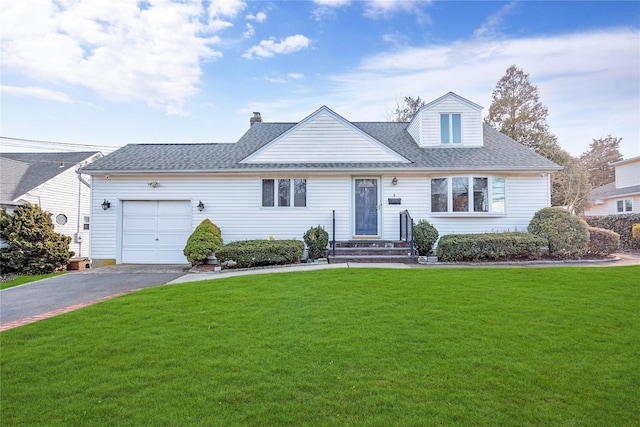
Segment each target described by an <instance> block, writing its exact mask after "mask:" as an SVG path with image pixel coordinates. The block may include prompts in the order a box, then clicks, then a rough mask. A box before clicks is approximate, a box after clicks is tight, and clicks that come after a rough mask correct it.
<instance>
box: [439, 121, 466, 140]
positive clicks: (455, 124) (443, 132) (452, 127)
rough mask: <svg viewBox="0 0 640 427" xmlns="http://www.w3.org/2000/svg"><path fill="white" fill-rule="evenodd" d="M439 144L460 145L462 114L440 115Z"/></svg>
mask: <svg viewBox="0 0 640 427" xmlns="http://www.w3.org/2000/svg"><path fill="white" fill-rule="evenodd" d="M440 143H441V144H462V114H459V113H444V114H440Z"/></svg>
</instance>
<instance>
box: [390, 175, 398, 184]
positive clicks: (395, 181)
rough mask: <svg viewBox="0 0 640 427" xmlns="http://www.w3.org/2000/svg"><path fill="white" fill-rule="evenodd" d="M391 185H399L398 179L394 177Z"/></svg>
mask: <svg viewBox="0 0 640 427" xmlns="http://www.w3.org/2000/svg"><path fill="white" fill-rule="evenodd" d="M391 184H392V185H398V178H396V177H395V176H394V177H393V179H392V180H391Z"/></svg>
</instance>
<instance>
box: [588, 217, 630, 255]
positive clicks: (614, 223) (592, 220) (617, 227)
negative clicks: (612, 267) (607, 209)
mask: <svg viewBox="0 0 640 427" xmlns="http://www.w3.org/2000/svg"><path fill="white" fill-rule="evenodd" d="M584 220H585V221H587V224H589V225H590V226H592V227H599V228H604V229H606V230H611V231H615V232H616V233H618V234H619V235H620V246H621V249H624V250H640V237H637V238H635V239H634V237H633V227H634V225H635V224H639V223H640V213H630V214H616V215H600V216H585V217H584ZM638 227H640V225H638ZM638 233H640V231H638Z"/></svg>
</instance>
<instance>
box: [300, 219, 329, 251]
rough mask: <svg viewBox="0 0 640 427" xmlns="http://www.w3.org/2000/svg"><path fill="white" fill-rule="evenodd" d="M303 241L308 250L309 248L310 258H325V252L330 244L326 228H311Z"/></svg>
mask: <svg viewBox="0 0 640 427" xmlns="http://www.w3.org/2000/svg"><path fill="white" fill-rule="evenodd" d="M303 239H304V243H305V244H306V245H307V248H309V258H311V259H318V258H322V257H324V252H325V251H326V249H327V245H328V244H329V233H327V232H326V230H325V229H324V227H322V226H320V225H318V226H317V227H311V228H310V229H308V230H307V232H306V233H304V236H303Z"/></svg>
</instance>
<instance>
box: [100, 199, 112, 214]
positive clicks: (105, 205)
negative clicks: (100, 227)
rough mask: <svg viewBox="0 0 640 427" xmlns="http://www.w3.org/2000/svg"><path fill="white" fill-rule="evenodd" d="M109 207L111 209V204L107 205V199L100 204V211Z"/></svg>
mask: <svg viewBox="0 0 640 427" xmlns="http://www.w3.org/2000/svg"><path fill="white" fill-rule="evenodd" d="M110 207H111V203H109V201H108V200H107V199H104V202H102V209H104V210H105V211H106V210H107V209H109V208H110Z"/></svg>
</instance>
